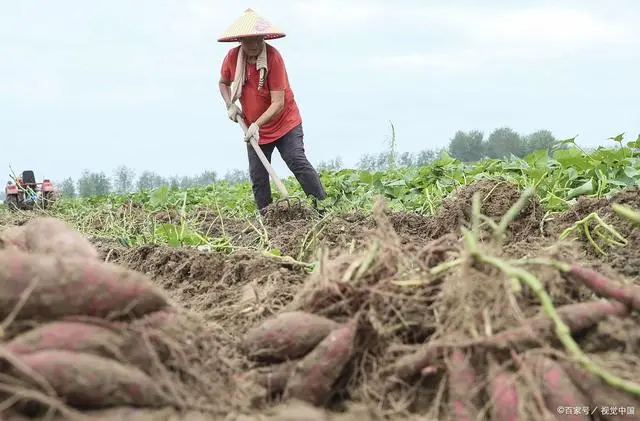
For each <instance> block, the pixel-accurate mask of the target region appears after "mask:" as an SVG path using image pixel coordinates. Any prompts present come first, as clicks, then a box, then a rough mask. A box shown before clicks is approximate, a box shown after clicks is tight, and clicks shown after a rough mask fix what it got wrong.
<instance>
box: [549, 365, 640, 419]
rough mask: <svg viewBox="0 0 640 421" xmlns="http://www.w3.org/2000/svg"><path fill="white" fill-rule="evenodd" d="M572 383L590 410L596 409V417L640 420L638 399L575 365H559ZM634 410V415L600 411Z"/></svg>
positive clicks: (639, 402)
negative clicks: (579, 391)
mask: <svg viewBox="0 0 640 421" xmlns="http://www.w3.org/2000/svg"><path fill="white" fill-rule="evenodd" d="M560 364H561V365H562V367H563V368H564V370H565V372H566V373H567V374H568V375H569V378H571V380H573V383H574V384H575V385H576V386H578V388H579V389H580V390H581V391H582V392H583V393H584V394H585V396H586V397H587V398H588V399H589V403H590V406H591V407H592V408H595V407H597V408H598V412H597V413H598V415H599V416H600V417H601V418H602V419H604V420H606V421H623V420H627V421H628V420H640V411H638V410H639V409H640V399H639V398H637V397H635V396H633V395H631V394H630V393H627V392H625V391H623V390H620V389H617V388H615V387H613V386H611V385H609V384H607V383H605V382H604V381H603V380H601V379H600V378H599V377H597V376H596V375H594V374H591V373H589V372H588V371H586V370H585V369H583V368H582V367H580V366H578V365H577V364H571V363H568V362H562V363H560ZM611 407H615V408H620V407H624V408H634V411H635V412H636V413H635V414H627V413H624V414H623V413H618V414H611V413H609V414H605V413H603V412H601V410H603V409H605V408H611Z"/></svg>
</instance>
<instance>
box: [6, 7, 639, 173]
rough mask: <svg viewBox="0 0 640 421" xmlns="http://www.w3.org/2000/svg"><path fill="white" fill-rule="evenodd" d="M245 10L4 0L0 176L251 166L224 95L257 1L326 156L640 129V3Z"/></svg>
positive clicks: (587, 138)
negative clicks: (467, 138) (508, 133)
mask: <svg viewBox="0 0 640 421" xmlns="http://www.w3.org/2000/svg"><path fill="white" fill-rule="evenodd" d="M229 4H233V2H229V1H224V2H223V1H219V0H109V1H87V0H56V1H50V0H0V81H1V82H0V143H1V144H2V149H1V153H0V165H2V168H3V169H2V170H0V171H4V173H5V174H6V173H7V172H8V167H9V165H11V166H12V167H13V168H14V170H15V171H16V172H17V171H20V170H22V169H34V170H35V171H36V176H37V177H38V178H41V177H44V176H47V177H50V178H53V179H56V180H60V179H62V178H64V177H66V176H72V177H77V176H78V175H79V174H80V172H81V171H82V170H83V169H84V168H88V169H91V170H95V171H101V170H102V171H106V172H107V173H108V174H109V175H111V173H112V171H113V169H114V168H115V167H116V166H118V165H120V164H125V165H128V166H131V167H134V168H135V169H136V170H137V171H138V172H140V171H142V170H145V169H148V170H154V171H157V172H158V173H160V174H162V175H174V174H179V175H193V174H197V173H199V172H201V171H203V170H206V169H209V170H215V171H217V172H218V173H219V174H224V173H225V172H226V171H227V170H228V169H231V168H242V169H245V168H246V166H247V159H246V150H245V148H244V143H243V141H242V130H241V129H240V127H239V126H238V125H237V124H235V123H233V122H231V121H230V120H228V118H227V115H226V111H225V108H224V104H223V102H222V99H221V98H220V95H219V93H218V87H217V81H218V77H219V68H220V64H221V61H222V58H223V57H224V55H225V53H226V51H227V50H228V49H229V48H231V47H233V46H235V44H227V43H218V42H216V39H217V37H218V36H219V35H220V34H221V33H222V32H223V31H224V30H225V29H226V28H227V27H228V26H229V25H230V24H231V23H232V22H233V21H234V20H235V19H236V18H237V17H239V16H240V15H241V14H242V13H243V11H244V10H245V9H246V8H247V7H252V8H253V9H254V10H256V11H257V12H258V13H259V14H261V15H262V16H263V17H265V18H266V19H268V20H270V21H272V22H273V23H274V24H275V25H277V26H279V27H281V28H282V29H283V30H284V31H285V32H286V33H287V37H286V38H284V39H279V40H274V41H272V42H271V43H272V45H274V46H275V47H276V48H278V49H279V50H280V52H281V53H282V55H283V56H284V60H285V63H286V65H287V70H288V73H289V79H290V82H291V84H292V88H293V90H294V94H295V95H296V99H297V101H298V104H299V106H300V109H301V112H302V117H303V121H304V130H305V143H306V148H307V153H308V156H309V158H310V160H311V161H312V162H314V163H317V162H318V161H321V160H328V159H331V158H333V157H335V156H338V155H340V156H342V157H343V160H344V162H345V164H346V165H354V164H355V163H356V162H357V160H358V158H359V157H360V156H361V155H362V154H363V153H365V152H370V153H373V152H379V151H382V150H383V149H384V147H385V142H386V140H387V138H388V136H389V133H390V128H389V121H390V120H391V121H393V122H394V124H395V126H396V130H397V140H398V143H399V148H400V149H401V150H402V151H412V152H414V151H419V150H422V149H425V148H432V147H441V146H444V145H446V144H447V143H448V141H449V139H450V138H451V137H452V136H453V134H454V133H455V132H456V130H471V129H480V130H484V131H485V133H487V134H488V133H489V132H490V131H492V130H493V129H495V128H496V127H500V126H510V127H512V128H513V129H515V130H516V131H518V132H521V133H529V132H532V131H534V130H537V129H545V128H546V129H550V130H551V131H552V132H553V133H554V134H555V135H556V136H557V137H559V138H566V137H572V136H574V135H576V134H577V135H579V137H578V139H579V141H580V142H581V143H582V144H584V145H589V146H594V145H597V144H606V140H605V139H606V138H607V137H609V136H612V135H615V134H617V133H619V132H627V135H628V136H629V138H633V139H635V138H636V136H637V135H638V133H639V132H640V101H639V99H640V81H639V76H638V75H640V27H639V26H638V18H639V17H640V2H638V1H637V0H635V1H633V0H627V1H623V0H609V1H606V2H603V1H594V0H580V1H577V0H576V1H562V2H559V1H544V0H539V1H497V0H485V1H482V2H478V1H455V0H449V1H447V2H443V1H439V2H435V1H424V0H423V1H418V0H415V1H412V0H398V1H397V2H395V3H394V2H391V1H384V2H383V1H380V2H377V1H372V0H369V1H358V0H344V1H339V0H299V1H295V0H294V1H284V0H268V1H266V0H254V1H252V2H251V3H244V2H238V3H235V4H237V6H236V7H229V6H228V5H229ZM392 4H395V6H392ZM274 164H275V166H276V170H277V171H278V172H279V173H280V174H281V175H282V176H288V175H290V173H289V172H288V170H286V167H285V166H284V164H283V163H282V160H281V158H280V156H279V155H278V154H277V153H275V154H274ZM5 177H6V176H5Z"/></svg>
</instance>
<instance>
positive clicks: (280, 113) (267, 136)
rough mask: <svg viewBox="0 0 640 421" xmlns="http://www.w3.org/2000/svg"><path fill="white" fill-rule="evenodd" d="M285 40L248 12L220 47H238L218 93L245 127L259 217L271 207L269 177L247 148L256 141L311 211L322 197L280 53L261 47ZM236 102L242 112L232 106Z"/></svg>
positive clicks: (228, 61)
mask: <svg viewBox="0 0 640 421" xmlns="http://www.w3.org/2000/svg"><path fill="white" fill-rule="evenodd" d="M284 36H285V34H284V33H283V32H281V31H280V30H279V29H278V28H276V27H274V26H273V25H271V23H269V22H267V21H266V20H264V19H263V18H261V17H260V16H258V15H257V14H256V13H255V12H254V11H253V10H251V9H247V10H246V11H245V13H244V14H243V15H242V16H241V17H240V18H239V19H238V20H236V22H234V23H233V25H231V26H230V27H229V28H228V29H227V30H226V32H225V33H224V34H223V36H222V37H221V38H220V39H218V42H234V41H237V42H240V45H239V46H237V47H234V48H232V49H231V50H229V52H228V53H227V55H226V56H225V58H224V61H223V62H222V69H221V77H220V82H219V87H220V93H221V94H222V98H223V99H224V102H225V104H226V106H227V113H228V116H229V118H230V119H231V120H232V121H235V122H238V117H241V118H244V119H245V122H246V124H247V126H248V130H247V133H246V135H245V142H247V154H248V156H249V174H250V177H251V184H252V187H253V196H254V199H255V201H256V205H257V207H258V209H259V210H260V212H261V213H263V210H264V208H265V207H266V206H267V205H269V204H270V203H271V202H272V197H271V185H270V184H269V173H268V172H267V170H266V168H265V167H264V166H263V165H262V162H261V161H260V159H259V158H258V155H257V154H256V152H255V150H254V149H253V147H252V146H251V144H250V143H249V141H250V139H251V138H254V139H255V140H256V141H257V143H258V145H259V146H260V148H261V149H262V151H263V152H264V154H265V156H266V157H267V159H268V160H269V162H271V154H272V153H273V149H274V148H278V151H279V152H280V156H282V159H283V161H284V162H285V163H286V164H287V167H289V169H290V170H291V172H292V173H293V174H294V175H295V176H296V178H297V180H298V182H299V183H300V185H301V186H302V189H303V190H304V192H305V193H306V194H307V196H312V197H313V206H314V208H316V209H317V201H318V200H322V199H324V198H325V197H326V194H325V191H324V187H323V186H322V182H321V181H320V177H319V176H318V173H317V172H316V170H315V169H314V168H313V166H312V165H311V163H309V160H308V159H307V157H306V155H305V151H304V142H303V137H304V133H303V131H302V118H301V117H300V112H299V110H298V105H297V104H296V101H295V99H294V97H293V91H292V90H291V87H290V86H289V79H288V77H287V71H286V68H285V65H284V61H283V59H282V56H281V55H280V52H278V50H276V49H275V48H274V47H272V46H271V45H269V44H267V43H265V40H266V39H276V38H282V37H284ZM236 100H240V105H241V106H242V110H240V108H238V106H237V105H236Z"/></svg>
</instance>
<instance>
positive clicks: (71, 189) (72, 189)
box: [60, 177, 76, 198]
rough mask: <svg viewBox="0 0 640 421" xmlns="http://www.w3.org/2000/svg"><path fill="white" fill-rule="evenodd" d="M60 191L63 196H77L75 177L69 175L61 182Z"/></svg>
mask: <svg viewBox="0 0 640 421" xmlns="http://www.w3.org/2000/svg"><path fill="white" fill-rule="evenodd" d="M60 192H61V193H62V197H66V198H72V197H76V184H75V183H74V182H73V178H71V177H67V178H65V179H64V180H63V181H62V183H60Z"/></svg>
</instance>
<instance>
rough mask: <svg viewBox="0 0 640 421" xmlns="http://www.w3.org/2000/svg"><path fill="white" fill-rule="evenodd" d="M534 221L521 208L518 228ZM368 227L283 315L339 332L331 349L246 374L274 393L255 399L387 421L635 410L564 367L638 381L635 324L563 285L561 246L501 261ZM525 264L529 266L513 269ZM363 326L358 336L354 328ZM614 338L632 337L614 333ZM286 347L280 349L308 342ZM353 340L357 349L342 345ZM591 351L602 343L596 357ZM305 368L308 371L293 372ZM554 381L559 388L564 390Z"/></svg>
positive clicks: (495, 248)
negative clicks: (276, 398) (601, 404)
mask: <svg viewBox="0 0 640 421" xmlns="http://www.w3.org/2000/svg"><path fill="white" fill-rule="evenodd" d="M516 200H517V198H516ZM503 207H504V208H507V209H508V208H509V207H510V204H508V203H504V204H503ZM488 209H492V207H489V208H488ZM529 212H533V209H529ZM531 214H532V213H527V209H526V208H525V213H524V215H525V217H527V216H528V215H531ZM465 216H466V215H465ZM469 216H470V215H469ZM498 216H499V215H497V214H496V215H495V217H498ZM515 224H516V230H517V229H518V228H520V229H527V228H526V227H527V226H526V225H523V222H522V220H518V219H516V220H515ZM376 225H377V229H376V232H375V235H374V237H373V238H370V240H369V241H368V243H367V247H366V248H364V249H363V250H360V251H358V252H354V253H352V254H343V255H341V256H339V257H337V258H332V259H325V260H323V261H322V262H321V266H320V267H319V268H318V270H317V271H316V272H314V273H313V274H312V275H310V277H309V279H308V280H307V281H306V282H305V283H304V284H303V287H302V289H301V290H300V291H299V292H298V293H297V294H296V296H295V298H294V300H293V301H292V302H291V303H290V304H289V305H288V306H287V307H286V308H285V310H284V311H285V313H286V312H294V311H304V312H307V313H310V314H315V315H317V316H321V317H325V318H327V319H330V320H333V321H334V322H338V323H341V325H342V326H343V327H342V328H340V329H344V333H341V335H343V336H340V338H342V339H339V338H338V336H336V337H335V338H333V339H329V338H330V337H331V335H329V336H327V337H326V341H321V342H319V343H317V344H316V348H313V345H314V344H315V342H314V343H313V344H311V346H312V349H313V351H310V352H309V353H308V354H304V355H302V356H300V355H298V356H296V357H295V358H296V359H295V364H297V365H295V367H298V368H295V369H294V368H291V366H287V365H286V363H282V364H280V365H273V363H271V364H269V363H267V364H265V363H264V362H255V363H254V364H253V365H252V366H250V367H251V368H252V370H254V371H252V372H254V373H255V370H258V372H260V373H262V376H263V377H261V378H262V379H266V378H267V377H264V376H270V377H268V378H270V379H273V383H270V384H268V385H266V386H265V387H266V388H267V390H268V391H269V393H282V394H283V396H285V397H286V396H307V397H308V398H309V399H313V400H314V401H316V402H320V401H321V402H323V404H326V405H333V404H335V402H336V399H337V400H338V401H340V400H342V399H348V400H350V401H357V402H361V403H364V404H365V405H366V406H368V407H370V408H377V409H378V410H381V411H384V412H385V414H387V415H392V416H397V417H402V416H411V415H415V414H421V415H422V416H429V417H432V418H433V419H460V417H462V416H463V414H462V412H463V411H464V412H466V413H467V414H470V415H471V418H470V419H474V417H475V416H476V415H479V414H481V412H480V411H481V409H482V408H484V407H485V405H486V406H488V407H489V409H490V412H489V413H488V414H486V415H485V416H481V419H497V418H498V416H497V415H496V413H495V412H496V411H498V410H502V411H504V412H512V411H517V412H518V414H519V418H518V419H523V420H524V419H526V420H538V419H544V418H545V415H549V414H550V413H551V414H553V413H555V411H556V407H554V406H553V405H552V404H551V403H550V402H552V401H549V400H548V399H561V397H560V394H572V393H573V394H574V396H575V399H574V400H573V401H572V402H571V403H568V402H565V404H566V405H568V406H593V405H595V402H597V401H598V400H599V399H601V398H603V397H604V396H609V397H610V400H611V401H612V402H615V403H614V404H612V405H618V406H625V407H628V406H634V407H637V405H638V404H639V403H640V399H638V397H637V396H634V394H633V393H631V392H624V391H622V390H621V389H619V388H617V386H612V385H609V384H607V383H606V382H604V381H602V380H600V379H599V378H598V376H595V377H594V376H593V374H592V373H590V372H589V371H588V370H586V369H585V368H584V366H582V367H581V366H579V365H574V364H572V363H571V362H570V361H569V360H568V359H567V356H568V355H572V354H573V356H576V355H581V356H582V357H581V358H586V359H587V360H588V361H589V362H590V364H595V365H589V367H599V369H601V370H604V371H606V372H607V373H609V375H610V376H616V377H617V378H618V380H621V383H624V382H634V381H636V379H637V378H638V376H639V375H640V369H638V367H640V365H639V364H638V363H640V359H639V358H638V357H637V350H638V345H639V344H638V342H637V338H638V337H639V336H638V335H640V327H638V326H640V325H638V324H637V320H638V317H637V315H636V314H633V315H631V316H630V315H629V313H630V309H629V308H628V307H627V306H626V305H625V304H624V303H622V302H615V301H606V300H598V299H594V297H593V292H592V290H591V289H590V288H589V287H587V286H586V285H585V284H584V280H582V281H581V280H580V277H578V276H576V275H574V274H571V272H569V269H570V266H569V264H570V263H580V261H581V260H580V259H579V258H578V256H577V254H576V253H575V249H574V248H572V246H571V245H570V244H557V245H554V244H552V243H551V242H547V243H546V244H542V243H540V244H538V245H537V247H535V248H534V247H531V248H529V249H528V250H526V251H521V252H520V253H518V254H515V255H512V254H505V251H506V250H508V249H503V248H501V247H500V245H499V244H494V243H485V244H483V245H482V251H481V250H480V249H479V248H478V243H477V241H478V238H479V237H471V238H469V239H467V240H466V241H463V242H460V241H459V240H458V237H459V236H458V235H456V234H449V235H446V236H443V237H440V238H439V239H437V240H433V241H432V242H430V243H429V244H428V245H427V246H425V247H422V246H418V247H416V246H413V245H410V244H403V243H402V240H401V238H400V237H399V236H398V235H397V234H396V233H395V232H394V230H393V227H392V224H391V222H390V221H389V219H388V216H387V215H386V212H384V210H383V209H378V210H377V211H376ZM472 228H473V227H472ZM472 232H476V233H477V234H479V232H477V231H472ZM540 241H541V240H540ZM511 250H513V251H514V252H518V251H517V250H515V248H511ZM469 253H471V254H469ZM523 256H526V259H527V260H526V261H522V260H520V261H519V262H514V259H521V258H522V257H523ZM527 262H528V263H527ZM583 264H585V265H586V263H584V262H583ZM599 269H602V271H601V272H602V273H604V274H605V275H609V274H611V279H612V282H615V283H624V282H626V279H625V278H624V277H621V276H619V275H616V273H615V271H613V270H612V269H611V268H606V267H605V266H604V265H602V266H601V267H600V268H599ZM515 280H518V282H515ZM285 313H281V314H285ZM362 319H365V320H366V322H367V323H365V325H368V326H369V327H368V328H367V327H358V326H361V325H362V323H360V322H359V320H360V321H361V320H362ZM292 321H293V322H295V319H292ZM298 322H299V321H298ZM282 323H285V320H284V319H283V320H282ZM556 323H564V324H565V326H566V327H567V328H568V329H569V332H570V335H561V334H556V332H561V330H557V329H559V328H558V327H557V326H555V327H554V325H555V324H556ZM275 325H277V324H274V326H275ZM622 327H625V328H628V329H630V330H628V331H626V332H624V333H623V331H622V330H621V328H622ZM278 329H280V330H281V331H282V332H292V331H295V329H302V330H301V331H300V333H302V331H305V332H307V331H309V329H312V327H311V326H295V325H294V324H293V323H292V324H291V326H290V327H289V328H286V327H285V326H284V325H282V326H281V327H279V328H278ZM340 329H338V330H336V331H334V332H338V331H340V332H342V330H340ZM367 331H369V332H368V333H367ZM264 335H265V336H264V338H265V339H264V341H265V342H264V344H263V345H264V347H265V348H264V350H265V352H266V351H267V350H268V349H270V348H269V347H270V345H269V343H270V342H269V341H279V340H284V339H285V338H281V339H278V338H280V337H279V336H278V335H279V334H277V333H276V331H275V330H274V331H273V332H272V333H271V334H268V333H267V332H265V334H264ZM270 335H271V336H270ZM288 335H289V336H290V339H287V340H292V341H293V340H296V341H297V340H308V337H303V336H297V335H295V333H288ZM335 335H338V333H335ZM359 335H366V337H367V340H365V341H356V342H353V338H354V337H358V336H359ZM289 336H287V337H289ZM305 338H306V339H305ZM602 338H607V341H606V342H604V343H603V342H600V343H599V345H600V346H599V347H595V346H594V344H595V343H598V341H599V340H600V339H602ZM316 341H317V339H316ZM274 343H275V342H274ZM293 343H295V344H296V346H298V345H301V344H298V343H297V342H293ZM330 344H334V345H330ZM332 346H333V347H334V348H332ZM581 349H582V350H581ZM329 353H332V354H331V356H330V355H329ZM311 366H313V367H314V369H313V370H315V371H309V372H306V371H304V370H305V368H304V367H311ZM585 366H586V364H585ZM288 367H289V368H288ZM542 367H548V369H553V370H555V372H554V374H553V376H555V377H552V374H551V372H549V374H548V375H545V376H543V375H542V372H541V371H540V370H541V369H542ZM549 367H551V368H549ZM296 370H298V371H296ZM265 373H268V374H265ZM486 373H489V374H490V375H486ZM558 373H561V374H560V376H561V377H558ZM302 375H304V376H306V377H304V378H305V379H306V386H304V387H303V386H301V383H299V382H300V376H302ZM469 376H471V377H469ZM541 376H543V377H541ZM259 378H260V377H259ZM283 378H284V380H279V382H277V383H276V380H275V379H283ZM554 378H555V379H558V378H566V379H569V380H567V383H565V384H564V386H561V385H558V384H554V383H552V382H553V381H554V380H553V379H554ZM510 379H511V380H513V381H515V383H513V385H514V388H513V389H507V390H503V391H505V392H507V393H509V394H511V395H510V396H512V399H516V400H503V401H502V403H499V402H498V401H497V400H493V401H492V400H491V394H492V393H494V392H492V391H495V390H496V389H497V388H500V387H504V386H507V388H509V387H510V386H508V385H509V383H508V381H509V380H510ZM328 381H329V383H327V382H328ZM290 382H291V383H292V386H290V385H289V384H290ZM499 382H500V383H499ZM263 384H264V381H263ZM289 389H292V390H289ZM554 393H555V394H556V395H557V396H555V397H552V396H553V394H554ZM614 395H615V396H614ZM541 396H545V398H544V399H542V398H541ZM581 396H582V398H581ZM331 402H333V404H332V403H331ZM517 402H520V404H517ZM549 411H550V412H549Z"/></svg>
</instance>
